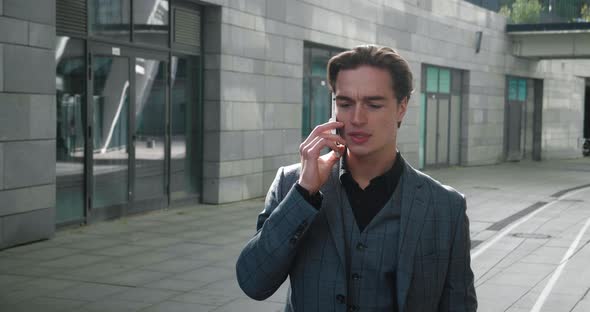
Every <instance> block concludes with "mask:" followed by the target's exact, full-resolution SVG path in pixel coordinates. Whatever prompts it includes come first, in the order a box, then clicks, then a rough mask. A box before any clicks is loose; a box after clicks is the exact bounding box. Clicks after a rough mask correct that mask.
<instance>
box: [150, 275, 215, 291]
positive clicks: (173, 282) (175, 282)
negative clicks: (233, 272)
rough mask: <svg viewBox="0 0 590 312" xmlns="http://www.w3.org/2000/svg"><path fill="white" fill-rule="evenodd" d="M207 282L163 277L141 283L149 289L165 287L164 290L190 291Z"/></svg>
mask: <svg viewBox="0 0 590 312" xmlns="http://www.w3.org/2000/svg"><path fill="white" fill-rule="evenodd" d="M207 284H209V282H207V281H193V280H181V279H173V278H165V279H161V280H159V281H155V282H151V283H147V284H145V285H143V287H145V288H150V289H165V290H176V291H192V290H195V289H198V288H200V287H203V286H205V285H207Z"/></svg>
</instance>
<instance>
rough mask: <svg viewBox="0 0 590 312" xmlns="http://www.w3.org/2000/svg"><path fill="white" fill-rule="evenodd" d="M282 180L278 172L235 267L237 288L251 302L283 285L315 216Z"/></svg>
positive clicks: (305, 202) (310, 206)
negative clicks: (250, 237)
mask: <svg viewBox="0 0 590 312" xmlns="http://www.w3.org/2000/svg"><path fill="white" fill-rule="evenodd" d="M286 180H288V179H286V178H285V175H284V169H283V168H280V169H279V171H278V173H277V175H276V177H275V180H274V181H273V183H272V185H271V187H270V190H269V191H268V194H267V195H266V201H265V204H264V210H263V211H262V212H261V213H260V215H259V216H258V223H257V225H256V230H257V232H256V234H255V235H254V237H253V238H252V239H250V241H249V242H248V243H247V244H246V246H245V247H244V249H243V250H242V252H241V253H240V256H239V257H238V261H237V264H236V274H237V278H238V283H239V285H240V287H241V288H242V290H243V291H244V293H246V295H248V296H249V297H250V298H252V299H255V300H264V299H266V298H268V297H270V296H271V295H272V294H273V293H274V292H275V291H276V290H277V289H278V288H279V287H280V286H281V284H282V283H283V282H284V281H285V279H286V278H287V276H288V274H289V271H290V268H291V263H292V262H293V259H294V257H295V255H296V252H297V246H298V244H299V241H300V238H301V237H302V236H303V235H304V234H305V231H306V230H307V228H308V227H309V225H310V224H311V222H312V221H313V219H314V218H315V216H316V215H317V213H318V210H317V209H315V208H314V207H313V206H312V205H311V204H309V203H308V202H307V201H306V200H305V199H304V198H303V197H302V196H301V194H300V193H299V192H298V191H297V190H296V189H295V187H294V181H293V182H288V181H286ZM287 188H288V192H287V194H286V195H284V196H283V194H284V191H283V189H285V190H286V189H287Z"/></svg>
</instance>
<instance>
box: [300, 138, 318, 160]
mask: <svg viewBox="0 0 590 312" xmlns="http://www.w3.org/2000/svg"><path fill="white" fill-rule="evenodd" d="M321 139H322V138H321V137H318V136H316V137H314V138H313V139H311V140H309V141H307V140H306V141H305V142H303V143H301V145H299V154H300V155H301V156H304V157H307V155H308V154H309V151H310V150H311V149H312V148H313V147H314V146H315V145H316V143H317V142H318V141H320V140H321Z"/></svg>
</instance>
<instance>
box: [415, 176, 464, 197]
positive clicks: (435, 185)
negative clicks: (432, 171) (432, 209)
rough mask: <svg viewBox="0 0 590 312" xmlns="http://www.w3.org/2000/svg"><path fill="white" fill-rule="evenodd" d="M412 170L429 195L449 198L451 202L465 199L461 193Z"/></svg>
mask: <svg viewBox="0 0 590 312" xmlns="http://www.w3.org/2000/svg"><path fill="white" fill-rule="evenodd" d="M412 169H413V168H412ZM413 170H414V171H416V174H417V175H418V178H419V179H420V180H421V181H422V183H424V185H425V186H427V187H428V188H429V189H430V191H431V194H432V195H433V196H435V197H439V196H443V197H450V199H452V200H463V199H464V198H465V195H463V194H462V193H461V192H459V191H458V190H456V189H455V188H453V187H452V186H449V185H445V184H443V183H441V182H440V181H438V180H436V179H434V178H433V177H431V176H429V175H427V174H426V173H424V172H422V171H420V170H417V169H413Z"/></svg>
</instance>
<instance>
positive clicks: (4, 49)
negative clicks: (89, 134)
mask: <svg viewBox="0 0 590 312" xmlns="http://www.w3.org/2000/svg"><path fill="white" fill-rule="evenodd" d="M0 29H2V31H1V32H0V203H1V204H0V249H3V248H6V247H10V246H14V245H18V244H23V243H27V242H32V241H36V240H41V239H45V238H49V237H51V236H52V235H53V233H54V230H55V220H54V219H55V217H54V216H55V132H56V130H55V129H56V124H55V122H56V121H55V118H56V117H55V115H56V106H55V53H54V45H55V0H44V1H36V0H0Z"/></svg>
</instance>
